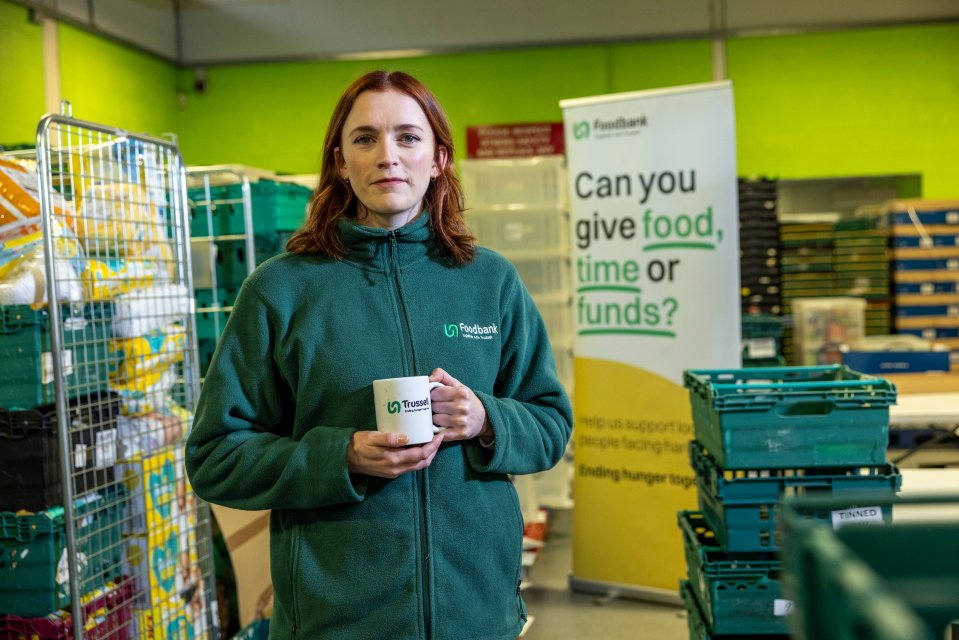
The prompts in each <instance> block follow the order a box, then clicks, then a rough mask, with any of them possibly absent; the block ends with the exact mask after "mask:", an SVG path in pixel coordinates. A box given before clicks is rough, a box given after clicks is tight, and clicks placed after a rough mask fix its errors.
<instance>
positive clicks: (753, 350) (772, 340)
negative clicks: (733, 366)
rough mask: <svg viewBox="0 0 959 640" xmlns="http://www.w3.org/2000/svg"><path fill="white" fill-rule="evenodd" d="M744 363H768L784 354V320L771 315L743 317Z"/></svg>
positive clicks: (748, 315) (747, 315)
mask: <svg viewBox="0 0 959 640" xmlns="http://www.w3.org/2000/svg"><path fill="white" fill-rule="evenodd" d="M741 335H742V339H743V355H742V357H743V363H744V366H745V363H746V362H748V361H751V360H757V359H762V360H764V361H768V360H771V359H775V358H778V357H780V355H781V354H782V336H783V319H782V318H781V317H780V316H774V315H770V314H765V313H764V314H746V315H743V317H742V328H741Z"/></svg>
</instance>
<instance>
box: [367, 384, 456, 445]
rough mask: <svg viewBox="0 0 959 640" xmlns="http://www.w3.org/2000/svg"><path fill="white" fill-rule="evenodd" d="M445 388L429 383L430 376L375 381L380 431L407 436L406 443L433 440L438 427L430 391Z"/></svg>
mask: <svg viewBox="0 0 959 640" xmlns="http://www.w3.org/2000/svg"><path fill="white" fill-rule="evenodd" d="M442 386H443V385H442V384H441V383H439V382H430V379H429V378H428V377H427V376H410V377H407V378H385V379H383V380H374V381H373V401H374V402H375V403H376V429H377V431H383V432H384V433H405V434H406V437H407V442H406V443H407V444H423V443H424V442H429V441H430V440H432V439H433V434H434V433H437V432H439V427H437V426H434V425H433V405H432V403H431V402H430V391H432V390H433V389H435V388H436V387H442Z"/></svg>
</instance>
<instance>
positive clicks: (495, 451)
mask: <svg viewBox="0 0 959 640" xmlns="http://www.w3.org/2000/svg"><path fill="white" fill-rule="evenodd" d="M512 273H513V277H512V280H511V282H510V284H509V285H508V286H507V287H506V291H505V293H504V301H503V302H504V304H503V309H504V315H503V318H502V323H501V330H502V343H501V344H502V355H501V360H500V371H499V375H498V377H497V380H496V385H495V387H494V389H493V393H492V394H488V393H483V392H481V391H479V392H476V395H477V397H479V399H480V401H481V402H482V403H483V406H484V407H485V408H486V414H487V416H489V420H490V425H491V426H492V428H493V434H494V436H495V445H494V446H493V448H492V449H485V448H483V447H482V446H480V444H479V441H478V440H476V439H474V440H472V441H470V443H469V444H470V446H469V448H468V450H467V455H468V456H469V461H470V465H471V466H472V467H473V468H474V469H475V470H476V471H479V472H483V473H509V474H524V473H535V472H537V471H545V470H547V469H549V468H551V467H553V466H554V465H555V464H556V463H557V462H559V460H560V458H562V456H563V454H564V453H565V452H566V444H567V442H569V437H570V434H571V433H572V425H573V416H572V409H571V407H570V403H569V397H568V396H567V395H566V391H565V389H564V388H563V385H562V384H561V383H560V381H559V377H558V376H557V374H556V363H555V361H554V360H553V350H552V347H551V346H550V342H549V336H548V335H547V333H546V326H545V325H544V323H543V318H542V317H541V316H540V313H539V310H538V309H537V308H536V304H535V303H534V302H533V299H532V298H531V297H530V295H529V292H528V291H527V290H526V287H525V286H524V285H523V283H522V281H521V280H520V279H519V275H518V274H516V272H515V271H513V272H512ZM474 391H475V390H474Z"/></svg>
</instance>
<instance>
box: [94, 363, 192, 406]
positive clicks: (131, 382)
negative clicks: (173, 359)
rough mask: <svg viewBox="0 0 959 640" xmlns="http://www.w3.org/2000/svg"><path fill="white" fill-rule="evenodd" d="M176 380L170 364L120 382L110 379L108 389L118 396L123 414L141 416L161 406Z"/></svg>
mask: <svg viewBox="0 0 959 640" xmlns="http://www.w3.org/2000/svg"><path fill="white" fill-rule="evenodd" d="M176 380H177V375H176V370H175V369H174V367H172V366H171V367H168V368H166V369H159V370H155V371H150V372H148V373H147V374H146V375H143V376H140V377H137V378H131V379H127V380H124V381H123V382H121V383H117V382H114V381H112V380H111V381H110V389H111V390H113V391H114V392H116V393H117V394H118V395H119V396H120V409H121V412H122V414H123V415H125V416H143V415H146V414H148V413H152V412H154V411H159V410H161V409H162V408H163V406H164V405H165V404H166V399H167V396H168V395H169V394H170V392H171V391H172V390H173V387H174V385H175V384H176Z"/></svg>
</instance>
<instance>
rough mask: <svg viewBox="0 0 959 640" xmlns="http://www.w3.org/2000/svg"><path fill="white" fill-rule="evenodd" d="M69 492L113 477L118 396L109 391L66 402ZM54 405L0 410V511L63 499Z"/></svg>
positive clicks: (51, 504) (83, 490)
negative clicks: (71, 473) (71, 474)
mask: <svg viewBox="0 0 959 640" xmlns="http://www.w3.org/2000/svg"><path fill="white" fill-rule="evenodd" d="M69 412H70V424H71V427H70V441H71V451H72V452H73V460H72V465H73V469H74V472H75V473H74V477H73V482H74V489H75V494H76V495H80V494H83V493H86V492H87V491H93V490H95V489H97V488H98V487H102V486H104V485H110V484H112V483H113V481H114V465H115V464H116V459H117V442H118V438H117V417H118V416H119V415H120V399H119V397H118V396H116V395H115V394H113V393H104V394H102V395H101V394H97V395H93V396H85V397H83V398H78V399H75V400H72V401H71V402H70V407H69ZM57 429H58V425H57V409H56V405H46V406H44V407H39V408H37V409H21V410H8V409H0V511H20V510H21V509H25V510H27V511H43V510H44V509H47V508H50V507H54V506H58V505H62V504H63V477H62V472H61V462H60V459H61V456H60V441H59V437H58V431H57Z"/></svg>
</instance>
